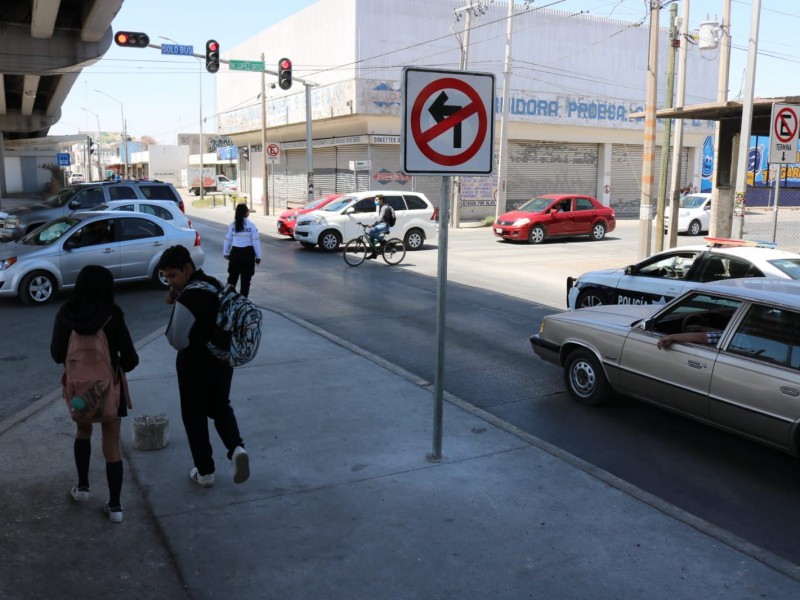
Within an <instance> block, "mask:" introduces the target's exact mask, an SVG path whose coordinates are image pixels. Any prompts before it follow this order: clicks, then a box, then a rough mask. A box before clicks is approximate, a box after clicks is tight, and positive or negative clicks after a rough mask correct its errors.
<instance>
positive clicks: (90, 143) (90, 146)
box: [86, 135, 94, 156]
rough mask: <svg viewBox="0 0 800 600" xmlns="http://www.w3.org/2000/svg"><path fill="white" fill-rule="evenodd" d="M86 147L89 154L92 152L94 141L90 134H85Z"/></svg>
mask: <svg viewBox="0 0 800 600" xmlns="http://www.w3.org/2000/svg"><path fill="white" fill-rule="evenodd" d="M86 147H87V148H88V149H89V156H91V155H92V154H94V142H93V141H92V137H91V136H88V135H87V136H86Z"/></svg>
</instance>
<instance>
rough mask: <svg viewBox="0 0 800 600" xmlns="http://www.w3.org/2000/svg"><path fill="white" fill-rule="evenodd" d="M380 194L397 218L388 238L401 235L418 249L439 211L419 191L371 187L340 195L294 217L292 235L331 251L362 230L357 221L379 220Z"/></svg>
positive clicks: (432, 230) (431, 233)
mask: <svg viewBox="0 0 800 600" xmlns="http://www.w3.org/2000/svg"><path fill="white" fill-rule="evenodd" d="M376 194H383V197H384V198H385V199H386V202H387V203H388V204H389V206H391V207H392V208H393V209H394V214H395V217H396V218H397V222H396V223H395V225H394V227H392V228H391V232H390V233H389V234H387V236H386V237H387V238H390V237H397V238H401V239H402V240H403V242H404V243H405V245H406V248H408V249H409V250H419V249H420V248H422V246H423V244H424V243H425V240H426V239H428V238H431V237H435V236H436V228H437V219H438V217H439V211H438V210H437V209H435V208H434V207H433V204H431V202H430V200H428V199H427V198H426V197H425V195H424V194H420V193H418V192H398V191H387V192H384V191H373V192H356V193H353V194H348V195H346V196H342V197H341V198H339V199H338V200H334V201H333V202H331V203H330V204H327V205H325V207H323V208H321V209H320V210H315V211H313V212H310V213H306V214H304V215H300V216H299V217H298V218H297V223H296V224H295V227H294V239H295V240H297V241H298V242H300V243H301V244H302V245H303V246H304V247H306V248H313V247H314V246H316V245H317V244H319V247H320V248H322V249H323V250H325V251H327V252H333V251H335V250H337V249H338V248H339V246H340V245H341V244H342V243H346V242H348V241H350V240H352V239H354V238H356V237H358V236H360V235H361V234H362V229H361V227H360V226H359V225H358V223H359V222H362V223H367V224H372V223H374V222H376V221H377V220H378V212H377V210H376V207H375V195H376Z"/></svg>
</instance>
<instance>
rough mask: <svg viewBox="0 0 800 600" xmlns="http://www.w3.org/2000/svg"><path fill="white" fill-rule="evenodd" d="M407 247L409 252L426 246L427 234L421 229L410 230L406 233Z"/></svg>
mask: <svg viewBox="0 0 800 600" xmlns="http://www.w3.org/2000/svg"><path fill="white" fill-rule="evenodd" d="M405 245H406V248H408V249H409V250H419V249H420V248H422V246H423V245H425V234H424V233H422V231H420V230H419V229H409V230H408V232H407V233H406V238H405Z"/></svg>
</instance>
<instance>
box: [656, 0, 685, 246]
mask: <svg viewBox="0 0 800 600" xmlns="http://www.w3.org/2000/svg"><path fill="white" fill-rule="evenodd" d="M673 6H675V5H674V4H673ZM688 36H689V0H683V12H682V14H681V31H680V36H679V37H678V40H679V42H678V43H679V52H680V54H679V55H678V56H679V58H678V95H677V97H676V98H675V105H676V106H683V105H684V104H685V102H686V55H687V50H688V44H689V40H688V39H687V38H688ZM682 150H683V119H677V121H676V122H675V139H674V141H673V143H672V177H671V180H670V188H669V189H670V201H669V209H670V210H669V247H670V248H674V247H675V246H677V245H678V209H679V208H680V207H679V204H680V195H681V194H680V188H679V187H678V186H679V178H680V175H681V151H682ZM662 231H663V230H662Z"/></svg>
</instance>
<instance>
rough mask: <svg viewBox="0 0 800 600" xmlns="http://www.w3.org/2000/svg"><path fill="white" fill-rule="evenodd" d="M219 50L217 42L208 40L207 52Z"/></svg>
mask: <svg viewBox="0 0 800 600" xmlns="http://www.w3.org/2000/svg"><path fill="white" fill-rule="evenodd" d="M218 50H219V44H218V43H217V42H215V41H209V42H208V51H209V52H217V51H218Z"/></svg>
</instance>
